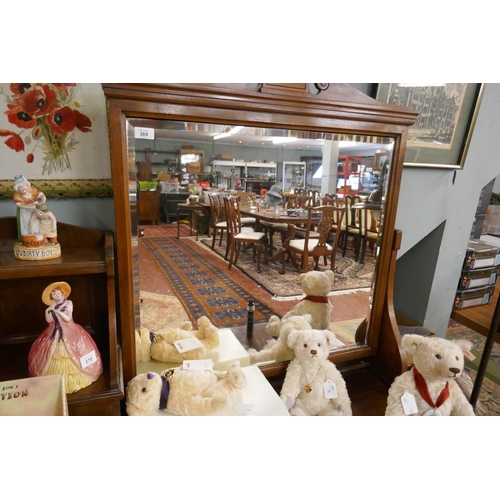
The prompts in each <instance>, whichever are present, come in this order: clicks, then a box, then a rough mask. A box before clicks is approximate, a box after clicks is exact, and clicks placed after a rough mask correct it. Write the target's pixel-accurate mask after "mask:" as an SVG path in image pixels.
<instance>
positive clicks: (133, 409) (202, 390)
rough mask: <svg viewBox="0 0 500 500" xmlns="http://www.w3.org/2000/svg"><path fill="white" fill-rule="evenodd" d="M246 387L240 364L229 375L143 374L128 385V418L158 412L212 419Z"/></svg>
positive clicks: (211, 372) (200, 372)
mask: <svg viewBox="0 0 500 500" xmlns="http://www.w3.org/2000/svg"><path fill="white" fill-rule="evenodd" d="M246 383H247V381H246V377H245V374H244V372H243V370H242V369H241V367H240V363H239V361H233V362H231V363H230V364H229V365H228V367H227V370H226V371H214V370H184V369H183V368H181V367H178V368H175V369H172V370H169V371H168V372H167V373H166V376H165V377H162V376H160V375H159V374H158V373H153V372H149V373H140V374H138V375H136V376H135V377H134V378H133V379H132V380H131V381H130V382H129V383H128V384H127V390H126V394H127V397H126V411H127V415H129V416H147V415H157V414H158V412H159V410H166V411H167V412H168V413H170V414H172V415H212V414H214V413H217V412H218V411H221V410H223V409H224V408H225V407H226V406H227V405H228V404H229V402H230V396H231V395H232V394H233V392H235V391H237V390H241V389H243V388H244V387H245V386H246Z"/></svg>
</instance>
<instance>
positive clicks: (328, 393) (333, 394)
mask: <svg viewBox="0 0 500 500" xmlns="http://www.w3.org/2000/svg"><path fill="white" fill-rule="evenodd" d="M323 392H324V393H325V398H326V399H337V397H338V394H337V386H336V385H335V382H334V381H333V380H330V379H328V380H327V381H326V382H325V383H324V384H323Z"/></svg>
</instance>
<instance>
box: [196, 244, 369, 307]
mask: <svg viewBox="0 0 500 500" xmlns="http://www.w3.org/2000/svg"><path fill="white" fill-rule="evenodd" d="M197 243H198V244H199V245H200V246H201V247H205V248H209V249H210V251H212V239H211V238H201V239H200V240H199V241H198V242H197ZM214 250H215V252H216V253H217V254H218V255H220V256H221V257H224V255H225V254H226V242H225V241H223V242H222V245H221V246H220V247H219V246H218V242H216V244H215V248H214ZM261 266H262V268H263V272H262V273H258V272H257V269H256V265H255V262H254V261H253V256H252V252H250V251H248V252H241V253H240V255H239V257H238V262H237V264H236V266H235V267H236V268H237V269H239V270H240V271H241V272H243V273H244V274H245V275H247V276H248V277H249V278H250V279H252V280H253V281H255V282H256V283H258V284H259V285H260V286H261V287H262V288H264V289H265V290H267V291H268V292H269V293H270V294H271V295H272V296H273V297H274V298H275V299H280V300H289V299H291V298H296V297H297V296H299V295H301V294H302V287H301V285H300V282H299V279H298V276H299V274H300V273H299V272H298V271H296V270H295V268H293V266H292V265H291V264H289V263H287V268H286V272H285V274H280V273H279V271H280V270H281V263H279V262H269V263H268V264H261ZM319 268H320V270H322V271H323V270H326V269H329V266H323V265H322V262H321V263H320V265H319ZM311 269H312V266H311ZM373 271H374V260H373V257H372V256H370V255H366V257H365V262H364V264H359V263H358V262H356V261H355V260H354V259H353V258H352V257H350V256H348V255H346V256H345V257H342V255H341V252H339V254H338V255H337V257H336V259H335V283H334V285H333V287H332V291H341V290H353V289H359V288H369V287H370V286H371V281H372V275H373Z"/></svg>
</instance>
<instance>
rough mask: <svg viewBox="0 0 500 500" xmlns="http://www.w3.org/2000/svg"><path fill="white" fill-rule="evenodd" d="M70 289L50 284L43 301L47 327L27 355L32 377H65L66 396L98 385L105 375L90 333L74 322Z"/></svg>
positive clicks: (58, 284)
mask: <svg viewBox="0 0 500 500" xmlns="http://www.w3.org/2000/svg"><path fill="white" fill-rule="evenodd" d="M70 293H71V287H70V286H69V285H68V283H66V282H65V281H59V282H56V283H52V284H51V285H49V286H48V287H47V288H46V289H45V290H44V292H43V294H42V300H43V302H44V303H45V304H47V305H48V306H49V307H47V309H46V310H45V320H46V321H47V323H48V326H47V328H45V330H44V331H43V332H42V333H41V334H40V336H39V337H38V338H37V339H36V340H35V342H33V345H32V346H31V349H30V353H29V356H28V365H29V375H30V377H37V376H41V375H55V374H64V378H65V383H66V393H67V394H70V393H73V392H77V391H79V390H80V389H83V388H84V387H87V386H89V385H90V384H91V383H92V382H95V381H96V380H97V379H98V378H99V376H100V375H101V373H102V370H103V368H102V359H101V354H100V352H99V350H98V349H97V346H96V344H95V342H94V340H93V339H92V337H91V336H90V334H89V333H88V332H87V331H86V330H85V328H83V327H82V326H80V325H78V324H77V323H75V322H74V321H73V302H72V301H71V300H68V296H69V294H70Z"/></svg>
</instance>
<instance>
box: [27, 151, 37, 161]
mask: <svg viewBox="0 0 500 500" xmlns="http://www.w3.org/2000/svg"><path fill="white" fill-rule="evenodd" d="M34 159H35V157H34V156H33V153H30V154H29V155H28V156H27V157H26V161H27V162H28V163H33V160H34Z"/></svg>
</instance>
